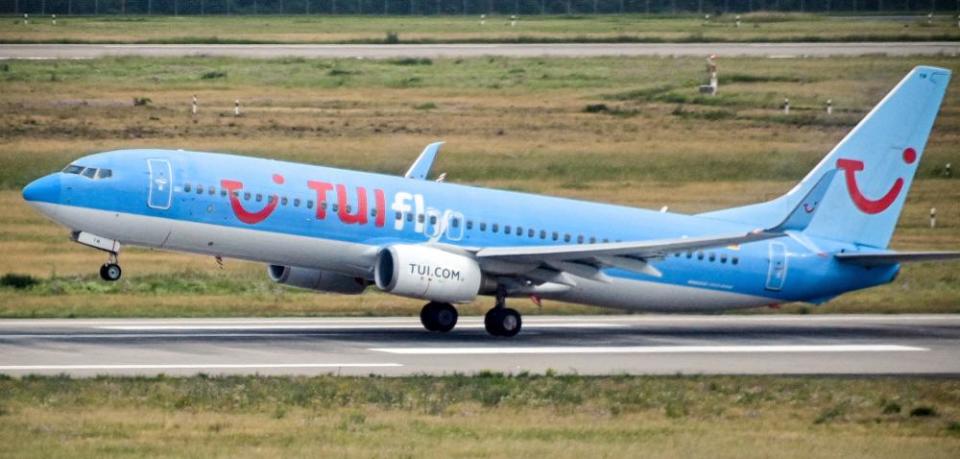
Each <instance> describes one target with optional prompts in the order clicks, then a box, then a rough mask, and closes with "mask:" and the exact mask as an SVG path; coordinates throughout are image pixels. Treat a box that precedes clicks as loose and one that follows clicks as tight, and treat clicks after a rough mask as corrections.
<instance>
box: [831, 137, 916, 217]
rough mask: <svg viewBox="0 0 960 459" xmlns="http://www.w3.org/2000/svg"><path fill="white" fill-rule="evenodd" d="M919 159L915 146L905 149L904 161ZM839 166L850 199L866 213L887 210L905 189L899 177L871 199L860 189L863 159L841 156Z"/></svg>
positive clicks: (911, 162) (910, 161) (912, 161)
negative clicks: (842, 172) (881, 193)
mask: <svg viewBox="0 0 960 459" xmlns="http://www.w3.org/2000/svg"><path fill="white" fill-rule="evenodd" d="M916 160H917V151H916V150H914V149H913V148H907V149H905V150H903V162H905V163H907V164H913V163H914V161H916ZM837 168H839V169H843V171H844V177H845V179H846V182H847V192H848V193H850V199H852V200H853V204H854V205H856V206H857V208H858V209H860V211H862V212H863V213H866V214H871V215H873V214H879V213H880V212H883V211H885V210H887V208H889V207H890V206H891V205H893V202H894V201H896V200H897V196H899V195H900V191H901V190H902V189H903V183H904V181H903V178H901V177H897V180H896V181H894V182H893V185H892V186H890V189H889V190H887V192H886V193H885V194H884V195H883V196H881V197H880V198H878V199H870V198H868V197H866V196H864V195H863V193H862V192H861V191H860V185H859V184H858V183H857V176H856V174H857V172H858V171H862V170H863V169H864V164H863V161H858V160H855V159H844V158H840V159H838V160H837Z"/></svg>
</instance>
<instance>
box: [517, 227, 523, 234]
mask: <svg viewBox="0 0 960 459" xmlns="http://www.w3.org/2000/svg"><path fill="white" fill-rule="evenodd" d="M517 236H523V228H521V227H519V226H518V227H517Z"/></svg>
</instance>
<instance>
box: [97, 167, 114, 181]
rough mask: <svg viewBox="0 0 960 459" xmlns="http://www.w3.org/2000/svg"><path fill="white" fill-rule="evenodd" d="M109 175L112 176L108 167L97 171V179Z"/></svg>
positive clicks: (108, 176)
mask: <svg viewBox="0 0 960 459" xmlns="http://www.w3.org/2000/svg"><path fill="white" fill-rule="evenodd" d="M110 177H113V171H112V170H110V169H100V170H99V171H97V178H98V179H106V178H110Z"/></svg>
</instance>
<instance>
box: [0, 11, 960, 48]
mask: <svg viewBox="0 0 960 459" xmlns="http://www.w3.org/2000/svg"><path fill="white" fill-rule="evenodd" d="M735 18H736V16H735V15H725V16H723V15H721V16H718V17H715V18H713V19H711V20H710V21H709V22H705V21H704V19H703V17H702V16H698V15H686V16H673V17H671V16H666V17H664V16H659V15H655V16H644V15H596V16H593V15H587V16H576V15H574V16H529V17H522V18H521V19H520V21H519V22H518V23H517V25H516V26H510V24H509V22H510V21H509V17H506V16H493V17H490V18H488V19H487V22H486V24H485V25H481V24H480V20H479V17H478V16H439V17H426V16H387V17H380V16H204V17H200V16H176V17H174V16H139V17H138V16H102V17H63V16H61V17H60V18H59V20H58V21H57V25H53V24H52V23H51V22H50V20H49V19H48V18H38V17H35V18H34V19H33V20H32V21H31V22H30V23H29V24H27V25H24V24H23V23H22V19H19V18H14V17H9V16H8V17H5V18H0V43H389V42H401V43H441V42H445V43H450V42H459V43H487V42H531V43H533V42H541V43H542V42H665V41H672V42H676V41H682V42H717V41H728V42H766V41H901V40H921V41H922V40H958V39H960V29H958V28H957V23H956V20H955V18H954V17H953V16H950V15H943V16H938V17H936V18H934V21H933V22H932V23H929V24H928V23H927V19H926V16H925V15H924V16H917V17H916V18H911V19H906V20H890V19H884V18H881V19H876V18H872V19H871V18H866V19H865V18H850V17H843V16H835V17H827V16H819V15H812V14H786V13H752V14H743V15H741V26H740V27H736V25H735V24H736V19H735ZM388 32H391V33H395V34H396V37H395V39H393V40H388V38H387V33H388Z"/></svg>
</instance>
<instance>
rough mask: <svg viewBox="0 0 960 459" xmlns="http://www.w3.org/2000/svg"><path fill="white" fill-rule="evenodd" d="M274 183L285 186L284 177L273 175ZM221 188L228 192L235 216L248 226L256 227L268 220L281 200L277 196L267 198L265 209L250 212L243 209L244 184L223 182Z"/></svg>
mask: <svg viewBox="0 0 960 459" xmlns="http://www.w3.org/2000/svg"><path fill="white" fill-rule="evenodd" d="M273 182H274V183H276V184H277V185H282V184H283V176H282V175H279V174H273ZM220 186H222V187H223V189H225V190H227V194H228V196H230V207H231V208H232V209H233V214H234V215H236V216H237V219H239V220H240V221H242V222H244V223H246V224H248V225H256V224H257V223H260V222H262V221H264V220H266V219H267V217H269V216H270V214H272V213H273V211H274V210H276V208H277V201H279V198H278V197H277V195H270V196H267V205H265V206H263V209H260V210H259V211H257V212H250V211H248V210H247V209H245V208H244V207H243V203H241V202H240V190H242V189H243V182H238V181H236V180H221V181H220Z"/></svg>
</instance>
